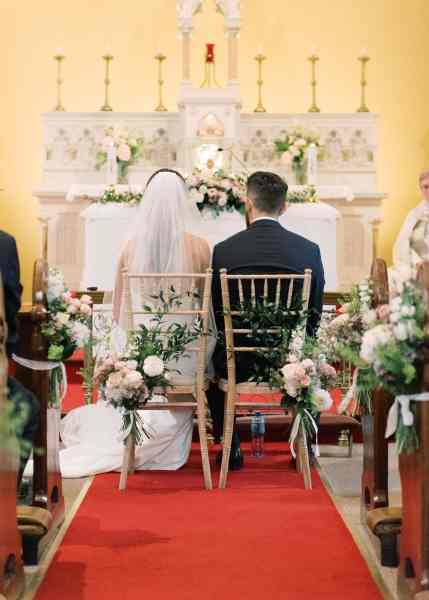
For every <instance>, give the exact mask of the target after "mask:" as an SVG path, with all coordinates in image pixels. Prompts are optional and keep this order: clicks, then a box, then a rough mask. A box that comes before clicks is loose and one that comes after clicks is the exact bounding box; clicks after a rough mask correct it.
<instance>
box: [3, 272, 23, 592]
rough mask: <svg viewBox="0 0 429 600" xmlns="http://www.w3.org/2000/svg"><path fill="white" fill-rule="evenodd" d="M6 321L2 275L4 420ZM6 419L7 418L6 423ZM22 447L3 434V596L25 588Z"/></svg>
mask: <svg viewBox="0 0 429 600" xmlns="http://www.w3.org/2000/svg"><path fill="white" fill-rule="evenodd" d="M5 343H6V321H5V312H4V301H3V286H2V282H1V276H0V420H3V419H6V401H7V370H8V366H7V358H6V349H5ZM4 422H5V421H3V423H4ZM18 466H19V449H18V443H17V440H16V439H13V438H12V439H9V438H8V437H6V432H5V437H3V436H1V435H0V597H1V598H3V597H4V598H7V599H8V600H12V599H13V600H14V599H15V598H18V597H19V595H20V594H21V593H22V591H23V589H24V572H23V566H22V560H21V553H22V551H21V539H20V535H19V531H18V527H17V521H16V483H17V476H18Z"/></svg>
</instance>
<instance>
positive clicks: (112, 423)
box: [60, 169, 214, 477]
mask: <svg viewBox="0 0 429 600" xmlns="http://www.w3.org/2000/svg"><path fill="white" fill-rule="evenodd" d="M199 221H201V217H200V214H199V212H198V209H197V207H196V205H195V204H193V203H191V202H190V201H189V199H188V195H187V190H186V184H185V181H184V179H183V178H182V177H181V175H179V173H177V172H175V171H171V170H169V169H161V170H160V171H157V172H156V173H155V174H154V175H152V177H151V178H150V179H149V182H148V184H147V187H146V190H145V192H144V197H143V200H142V203H141V205H140V208H139V211H138V215H137V217H136V222H135V225H134V228H133V230H132V233H131V235H130V236H129V239H128V241H127V243H126V245H125V247H124V250H123V252H122V255H121V257H120V259H119V264H118V270H117V276H116V284H115V290H114V294H113V316H114V320H115V321H116V322H117V323H118V325H119V329H120V330H122V337H125V333H126V326H125V322H126V319H125V308H124V297H123V296H124V293H123V292H124V289H123V281H122V269H123V268H124V267H127V268H129V269H130V271H131V272H133V273H141V274H143V273H202V272H204V271H205V270H206V269H207V268H208V267H209V266H210V249H209V246H208V244H207V242H206V241H205V240H203V239H201V238H199V237H197V236H195V235H193V234H192V233H191V231H198V230H199V227H200V226H201V224H200V223H199ZM213 347H214V340H211V341H209V356H210V355H211V353H212V351H213ZM192 355H193V356H192V358H188V359H186V358H183V359H180V360H179V361H178V363H177V365H174V367H175V368H177V370H178V371H180V373H181V375H184V376H186V375H187V376H189V375H194V374H195V369H196V366H195V353H192ZM143 419H144V422H145V425H146V427H147V428H148V429H149V430H150V432H151V437H150V438H149V439H146V438H145V440H144V442H143V444H142V446H140V447H137V448H136V468H137V469H163V470H175V469H179V468H180V467H182V466H183V465H184V464H185V463H186V461H187V459H188V456H189V452H190V447H191V441H192V430H193V412H192V410H191V409H190V410H180V411H177V410H176V411H166V410H165V411H145V412H144V413H143ZM121 422H122V417H121V414H120V413H119V412H118V411H117V410H116V409H114V408H112V407H111V406H109V405H107V404H106V403H105V402H104V401H103V400H99V401H98V402H97V403H96V404H90V405H87V406H83V407H81V408H77V409H75V410H72V411H71V412H70V413H69V414H68V415H67V416H66V417H65V418H64V419H63V420H62V424H61V438H62V441H63V444H64V446H65V448H64V449H63V450H61V453H60V461H61V471H62V475H63V477H82V476H85V475H93V474H96V473H103V472H107V471H113V470H119V469H120V467H121V463H122V456H123V442H122V440H121V439H120V429H121Z"/></svg>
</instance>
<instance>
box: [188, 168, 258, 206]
mask: <svg viewBox="0 0 429 600" xmlns="http://www.w3.org/2000/svg"><path fill="white" fill-rule="evenodd" d="M186 181H187V184H188V187H189V190H190V196H191V199H192V200H193V201H194V202H195V203H196V205H197V206H198V208H199V210H200V211H204V210H208V211H210V212H212V213H213V214H214V215H216V216H219V215H220V214H221V212H223V211H228V212H233V211H235V210H236V211H238V212H239V213H241V214H243V215H244V213H245V202H246V179H245V177H243V176H241V175H232V174H227V173H225V171H221V170H220V171H215V172H214V173H212V174H204V173H203V172H202V171H199V170H197V169H196V170H195V171H194V172H193V173H192V175H191V176H190V177H188V178H187V180H186Z"/></svg>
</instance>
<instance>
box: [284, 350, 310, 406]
mask: <svg viewBox="0 0 429 600" xmlns="http://www.w3.org/2000/svg"><path fill="white" fill-rule="evenodd" d="M314 369H315V367H314V362H313V361H312V360H311V359H309V358H308V359H305V360H303V361H302V362H294V363H288V364H287V365H285V366H284V367H283V369H281V374H282V375H283V380H284V387H285V390H286V393H287V394H288V395H289V396H292V398H296V397H297V395H298V394H299V392H300V390H301V389H303V388H308V387H309V386H310V384H311V377H310V375H312V374H313V373H314Z"/></svg>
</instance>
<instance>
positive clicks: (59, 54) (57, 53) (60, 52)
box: [55, 48, 64, 56]
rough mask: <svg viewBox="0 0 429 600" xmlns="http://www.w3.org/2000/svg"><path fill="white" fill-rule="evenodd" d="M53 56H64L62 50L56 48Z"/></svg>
mask: <svg viewBox="0 0 429 600" xmlns="http://www.w3.org/2000/svg"><path fill="white" fill-rule="evenodd" d="M55 56H64V50H63V49H62V48H57V49H56V50H55Z"/></svg>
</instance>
